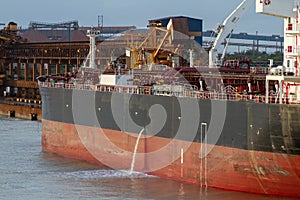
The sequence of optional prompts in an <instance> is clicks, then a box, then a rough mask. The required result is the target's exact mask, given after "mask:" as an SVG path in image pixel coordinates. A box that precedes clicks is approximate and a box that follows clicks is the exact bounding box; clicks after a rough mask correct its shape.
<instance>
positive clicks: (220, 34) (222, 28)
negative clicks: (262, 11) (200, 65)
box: [209, 0, 255, 67]
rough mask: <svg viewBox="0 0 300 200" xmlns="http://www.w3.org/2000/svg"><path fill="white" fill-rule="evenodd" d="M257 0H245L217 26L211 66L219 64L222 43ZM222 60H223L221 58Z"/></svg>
mask: <svg viewBox="0 0 300 200" xmlns="http://www.w3.org/2000/svg"><path fill="white" fill-rule="evenodd" d="M254 1H255V0H243V1H242V2H241V3H240V4H239V5H238V6H237V7H236V8H235V9H234V10H233V11H232V12H231V13H230V15H229V16H228V17H227V18H226V19H225V20H224V22H223V23H222V24H220V25H219V26H218V28H217V37H216V39H215V41H214V43H213V45H212V47H211V49H210V50H209V67H216V66H217V65H218V64H219V59H218V48H219V47H220V46H221V43H222V42H223V41H224V40H225V39H226V38H227V37H228V35H229V37H230V36H231V34H232V33H233V29H234V27H235V25H236V24H237V22H238V21H239V19H240V17H241V16H242V15H243V14H244V13H245V12H246V11H247V10H248V9H249V8H250V7H251V5H252V4H253V3H254ZM226 48H227V44H226V46H225V48H224V51H223V55H222V58H223V57H224V54H225V51H226ZM221 61H222V60H221Z"/></svg>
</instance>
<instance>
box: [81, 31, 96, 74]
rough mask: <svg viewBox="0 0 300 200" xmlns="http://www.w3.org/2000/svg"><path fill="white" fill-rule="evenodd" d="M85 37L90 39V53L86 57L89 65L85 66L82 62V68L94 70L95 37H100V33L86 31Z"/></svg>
mask: <svg viewBox="0 0 300 200" xmlns="http://www.w3.org/2000/svg"><path fill="white" fill-rule="evenodd" d="M87 36H88V37H89V38H90V52H89V54H88V56H87V60H90V62H89V65H88V66H87V65H86V62H84V67H88V68H92V69H96V63H95V60H96V49H97V47H96V37H98V36H100V31H97V30H93V29H92V30H88V31H87Z"/></svg>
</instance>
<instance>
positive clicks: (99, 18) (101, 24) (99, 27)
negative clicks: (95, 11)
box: [98, 15, 103, 30]
mask: <svg viewBox="0 0 300 200" xmlns="http://www.w3.org/2000/svg"><path fill="white" fill-rule="evenodd" d="M102 28H103V15H98V29H100V30H102Z"/></svg>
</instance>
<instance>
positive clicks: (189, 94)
mask: <svg viewBox="0 0 300 200" xmlns="http://www.w3.org/2000/svg"><path fill="white" fill-rule="evenodd" d="M39 85H40V87H51V88H66V89H78V90H92V91H101V92H117V93H126V94H140V95H156V96H175V97H186V98H196V99H212V100H230V101H241V100H244V101H253V102H261V103H266V96H265V95H254V94H250V95H249V94H239V93H237V92H235V93H220V92H211V91H196V90H184V91H182V92H169V91H168V92H166V91H155V90H154V89H153V88H152V87H151V86H129V85H128V86H116V85H88V84H67V83H51V82H40V83H39ZM268 103H269V104H279V103H280V101H279V96H278V95H269V97H268ZM282 104H300V102H299V101H296V100H295V99H293V100H291V99H289V98H288V97H283V98H282Z"/></svg>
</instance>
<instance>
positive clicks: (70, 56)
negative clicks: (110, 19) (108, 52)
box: [0, 21, 135, 102]
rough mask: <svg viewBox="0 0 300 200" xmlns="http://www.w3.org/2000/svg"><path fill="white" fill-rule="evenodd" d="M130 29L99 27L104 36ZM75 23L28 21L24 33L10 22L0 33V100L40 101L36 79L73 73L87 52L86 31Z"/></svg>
mask: <svg viewBox="0 0 300 200" xmlns="http://www.w3.org/2000/svg"><path fill="white" fill-rule="evenodd" d="M133 28H135V27H133V26H128V27H126V26H122V27H101V31H102V34H103V38H100V39H99V40H97V43H99V42H101V41H103V40H104V39H105V37H108V36H112V35H114V34H118V33H121V32H123V31H126V30H130V29H133ZM88 29H91V27H79V26H78V22H76V21H71V22H63V23H52V24H51V23H39V22H31V23H30V26H29V28H28V29H26V30H18V29H17V25H16V24H15V23H10V24H9V25H8V26H6V27H5V28H4V29H3V30H1V31H0V91H1V94H0V97H2V99H3V98H5V99H10V100H12V99H13V100H14V101H17V100H18V102H25V101H27V102H28V101H32V102H34V100H36V101H35V102H40V100H41V99H40V98H41V97H40V94H39V89H38V83H37V80H36V78H37V77H38V76H42V75H49V74H64V73H68V72H70V73H72V72H75V71H76V70H77V69H78V68H79V66H80V65H81V64H82V62H83V61H84V60H85V59H86V57H87V55H88V53H89V38H88V37H87V36H86V32H87V30H88Z"/></svg>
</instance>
